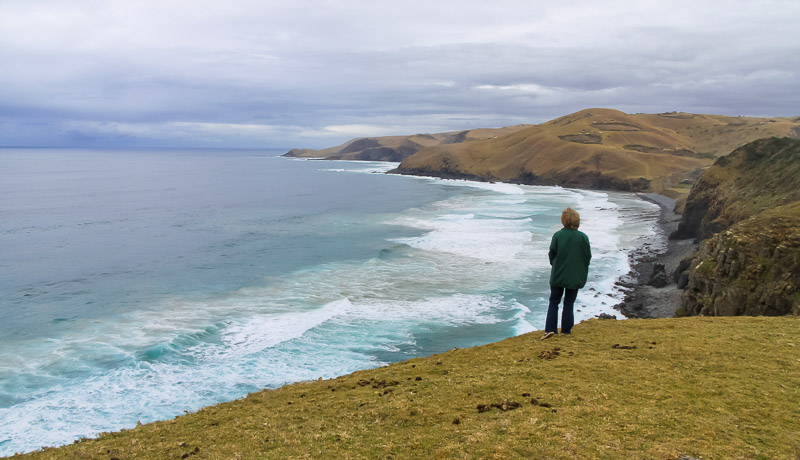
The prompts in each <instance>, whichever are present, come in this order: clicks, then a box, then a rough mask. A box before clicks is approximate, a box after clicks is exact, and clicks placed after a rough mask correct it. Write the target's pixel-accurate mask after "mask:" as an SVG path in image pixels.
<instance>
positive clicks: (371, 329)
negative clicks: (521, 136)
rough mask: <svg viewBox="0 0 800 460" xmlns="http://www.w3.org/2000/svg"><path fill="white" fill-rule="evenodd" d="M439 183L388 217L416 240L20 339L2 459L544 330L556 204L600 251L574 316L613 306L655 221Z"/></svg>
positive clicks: (593, 198)
mask: <svg viewBox="0 0 800 460" xmlns="http://www.w3.org/2000/svg"><path fill="white" fill-rule="evenodd" d="M301 161H306V160H301ZM337 166H338V165H337ZM351 168H352V167H351V166H350V165H348V166H347V167H344V168H342V169H348V171H353V169H351ZM372 168H373V166H372V165H368V167H367V168H358V169H360V170H361V171H360V172H368V170H369V169H372ZM445 182H458V184H457V185H458V186H466V187H467V189H465V193H464V194H463V195H462V194H460V195H457V196H455V197H451V198H448V199H445V200H443V201H440V202H437V203H433V204H431V205H429V206H426V207H424V208H414V209H409V210H407V211H405V212H404V213H402V214H401V215H398V216H394V217H389V218H387V219H386V221H385V224H387V225H390V226H400V227H404V228H407V229H409V230H410V231H417V232H418V233H419V234H418V235H417V236H410V237H404V238H395V239H392V240H390V241H387V245H386V249H385V251H383V252H382V254H381V255H378V254H376V256H375V257H374V258H372V259H369V260H355V261H340V262H331V263H328V264H323V265H318V266H315V267H311V268H308V269H304V270H301V271H297V272H295V273H291V274H287V275H285V276H277V277H272V278H269V279H266V280H264V283H263V285H259V286H253V287H249V288H243V289H239V290H236V291H233V292H229V293H227V294H224V295H218V296H215V297H211V298H205V299H199V300H198V299H188V298H170V299H162V300H161V301H159V302H157V303H156V304H153V305H151V306H150V307H149V308H142V309H141V310H139V311H136V312H133V313H128V314H124V315H121V316H116V317H109V318H106V319H95V320H92V321H89V320H76V321H74V322H71V323H70V325H69V329H68V330H66V331H65V332H64V333H63V335H62V336H60V337H58V338H55V339H53V340H50V341H42V342H40V343H35V344H34V343H29V344H21V347H22V348H25V347H29V348H26V349H29V350H36V359H28V360H23V359H20V358H15V357H13V356H12V355H13V354H12V353H10V352H8V351H3V352H0V375H6V374H5V373H3V372H9V371H10V370H12V369H15V368H16V369H23V372H21V373H20V372H18V373H17V374H15V375H16V376H17V377H15V378H17V379H19V382H23V381H25V382H35V384H33V385H31V386H30V388H31V389H30V391H28V392H27V393H25V394H24V395H23V396H22V399H20V400H17V401H16V402H15V403H14V404H13V405H12V406H11V407H6V408H0V426H3V427H7V428H4V429H3V430H2V431H1V432H0V453H3V454H10V453H13V452H14V451H16V450H30V449H32V448H35V447H38V446H39V445H52V444H63V443H68V442H71V441H72V440H73V439H75V438H77V437H79V436H92V435H94V434H96V433H98V432H101V431H109V430H118V429H121V428H130V427H132V426H134V425H135V424H136V422H137V421H142V422H148V421H152V420H158V419H165V418H170V417H173V416H175V415H178V414H180V413H182V412H183V411H184V410H188V411H192V410H196V409H198V408H200V407H202V406H205V405H208V404H213V403H216V402H219V401H223V400H230V399H234V398H236V397H240V396H242V395H244V394H246V393H248V392H250V391H253V390H256V389H259V388H263V387H275V386H279V385H282V384H285V383H288V382H293V381H298V380H307V379H315V378H317V377H333V376H336V375H341V374H343V373H347V372H351V371H353V370H357V369H362V368H366V367H374V366H377V365H380V364H383V362H384V361H383V359H385V358H383V357H385V356H387V354H390V355H392V356H394V357H398V358H400V357H403V356H413V355H414V354H415V353H424V352H426V350H421V349H420V348H419V344H418V343H417V342H418V338H419V336H420V334H425V333H430V334H433V335H435V334H436V333H438V332H439V331H442V330H444V329H446V328H458V327H463V326H472V327H487V328H493V329H492V330H494V331H497V330H503V331H506V332H503V333H504V334H507V335H515V334H521V333H525V332H529V331H532V330H535V329H541V328H542V327H543V321H544V315H545V310H546V308H547V295H548V293H549V287H548V283H547V281H548V275H549V263H548V259H547V250H548V245H549V242H550V237H551V235H552V233H553V232H554V231H556V230H558V229H559V228H560V222H559V215H560V211H561V209H563V208H564V207H566V206H572V207H574V208H575V209H577V210H578V211H579V212H580V213H581V216H582V225H581V230H582V231H584V232H586V233H587V235H589V238H590V240H591V242H592V249H593V252H594V258H593V260H592V265H591V267H590V279H589V282H588V283H587V286H586V288H585V289H583V290H581V291H580V293H579V296H578V302H577V303H576V315H575V316H576V320H577V321H580V320H582V319H587V318H590V317H592V316H594V315H596V314H599V313H600V312H613V310H612V309H611V306H612V305H613V304H614V303H616V302H617V301H619V300H621V299H619V297H620V294H619V293H618V292H615V291H614V289H613V283H614V281H615V280H616V279H617V278H618V277H619V276H622V275H624V274H625V273H627V271H628V269H629V268H628V262H627V253H626V251H629V250H630V249H631V248H633V247H634V246H636V245H637V244H640V243H641V240H640V239H639V237H640V235H641V233H637V232H641V231H643V230H646V231H649V230H647V229H652V219H650V217H651V216H650V217H648V218H646V219H639V220H638V221H637V222H634V223H632V220H631V219H630V215H627V214H636V213H640V214H637V215H641V213H642V212H644V214H647V213H648V212H653V210H652V208H649V207H648V206H646V205H642V204H641V203H639V202H638V201H637V200H636V199H635V198H634V197H632V196H628V195H624V194H612V193H598V192H584V191H574V190H568V189H561V188H547V187H532V186H517V185H511V186H508V187H506V185H507V184H485V183H471V184H463V183H462V182H465V181H442V183H445ZM474 184H478V185H477V186H476V185H474ZM447 185H448V186H450V185H453V184H451V183H447ZM489 186H491V187H489ZM494 186H498V187H494ZM642 209H644V210H645V211H642ZM648 209H649V211H648ZM521 286H525V288H524V289H523V288H522V287H521ZM592 289H593V290H592ZM523 297H524V300H518V299H523ZM616 314H618V313H616ZM495 334H496V333H495ZM499 338H502V336H497V335H494V336H491V337H488V336H487V337H483V338H479V339H475V343H480V341H481V340H486V341H488V340H497V339H499ZM394 359H397V358H394ZM70 372H72V373H73V377H68V375H69V373H70ZM23 374H24V375H23ZM25 375H28V376H33V377H25ZM75 375H77V377H76V376H75ZM26 378H27V379H28V380H25V379H26ZM26 384H27V383H26Z"/></svg>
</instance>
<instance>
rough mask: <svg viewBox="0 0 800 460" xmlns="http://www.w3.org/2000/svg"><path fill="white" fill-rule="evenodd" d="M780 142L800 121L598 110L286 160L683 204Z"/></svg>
mask: <svg viewBox="0 0 800 460" xmlns="http://www.w3.org/2000/svg"><path fill="white" fill-rule="evenodd" d="M772 136H777V137H794V138H800V117H798V118H755V117H728V116H723V115H699V114H689V113H680V112H670V113H660V114H634V115H631V114H626V113H624V112H620V111H618V110H612V109H602V108H598V109H586V110H582V111H579V112H576V113H573V114H570V115H566V116H563V117H560V118H557V119H555V120H551V121H549V122H546V123H543V124H540V125H517V126H510V127H507V128H500V129H477V130H471V131H461V132H450V133H440V134H415V135H412V136H390V137H373V138H359V139H353V140H351V141H349V142H347V143H345V144H343V145H340V146H337V147H332V148H329V149H323V150H308V149H305V150H298V149H294V150H291V151H290V152H288V153H287V154H286V156H293V157H307V158H324V159H337V160H372V161H402V163H401V164H400V167H399V168H397V170H395V171H394V172H397V173H400V174H414V175H429V176H437V177H446V178H468V179H474V180H484V181H503V182H516V183H524V184H534V185H561V186H565V187H575V188H593V189H613V190H625V191H652V192H657V193H663V194H665V195H668V196H671V197H673V198H680V197H684V196H685V195H686V194H687V193H688V191H689V185H688V184H691V183H693V182H694V181H695V180H696V179H697V177H699V176H700V174H701V173H702V171H703V169H704V168H707V167H708V166H710V165H711V164H712V163H713V161H714V159H715V158H717V157H719V156H721V155H725V154H727V153H729V152H730V151H731V150H733V149H734V148H736V147H738V146H740V145H743V144H745V143H747V142H751V141H753V140H756V139H760V138H764V137H772Z"/></svg>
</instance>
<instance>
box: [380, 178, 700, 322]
mask: <svg viewBox="0 0 800 460" xmlns="http://www.w3.org/2000/svg"><path fill="white" fill-rule="evenodd" d="M386 174H398V175H406V176H416V177H428V178H431V179H441V180H463V181H475V182H488V183H494V182H495V181H489V180H487V179H486V178H483V177H479V176H474V175H470V174H461V173H454V174H450V173H444V174H440V175H429V174H416V173H409V172H400V171H398V170H397V169H393V170H390V171H387V172H386ZM497 182H499V183H507V184H513V185H526V184H519V183H514V182H504V181H497ZM570 188H572V187H570ZM578 190H589V191H598V192H604V191H609V190H601V189H589V188H587V189H583V188H579V189H578ZM614 191H619V192H623V193H624V192H625V191H623V190H614ZM628 193H633V194H635V195H636V196H637V197H638V198H639V199H641V200H644V201H649V202H651V203H653V204H656V205H658V207H659V210H660V212H659V218H658V221H657V222H656V227H657V228H658V229H659V231H660V232H661V233H662V234H663V235H664V238H665V239H666V242H667V243H666V249H664V250H663V251H654V250H652V249H650V248H649V247H648V245H644V246H642V247H639V248H637V249H636V250H634V251H633V252H631V253H630V254H628V260H629V262H630V266H631V268H630V271H629V272H628V273H627V274H625V275H623V276H622V277H620V279H619V280H618V281H617V282H616V283H615V288H614V289H615V290H617V291H618V292H620V293H621V294H623V300H622V302H620V303H618V304H617V305H613V306H611V307H610V309H613V310H616V311H618V312H620V313H622V314H623V315H625V317H627V318H636V319H652V318H673V317H675V312H676V311H677V310H678V309H679V308H680V307H681V294H682V293H683V289H679V288H678V286H677V283H676V281H675V280H674V278H673V273H674V272H675V270H676V269H677V267H678V264H679V263H680V262H681V260H682V259H684V258H685V257H688V256H689V255H691V254H692V253H693V252H695V251H696V250H697V248H698V244H697V243H695V242H694V240H693V239H686V240H673V239H671V238H670V235H672V234H673V233H674V232H675V231H676V230H677V229H678V223H679V222H680V220H681V214H678V213H676V212H675V211H674V209H675V202H676V200H675V199H672V198H669V197H667V196H664V195H661V194H658V193H652V192H630V191H629V192H628ZM657 263H659V264H663V265H664V273H665V277H666V285H665V286H663V287H656V286H652V285H651V284H650V283H651V278H652V276H653V271H654V267H655V264H657ZM604 315H606V316H604ZM610 316H611V315H608V314H606V313H604V314H601V315H599V316H595V317H596V318H597V317H600V318H607V317H610Z"/></svg>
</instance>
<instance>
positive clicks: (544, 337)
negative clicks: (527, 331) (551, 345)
mask: <svg viewBox="0 0 800 460" xmlns="http://www.w3.org/2000/svg"><path fill="white" fill-rule="evenodd" d="M554 335H556V333H555V332H545V333H544V335H543V336H542V338H541V339H539V340H545V339H549V338H550V337H552V336H554Z"/></svg>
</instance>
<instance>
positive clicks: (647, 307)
mask: <svg viewBox="0 0 800 460" xmlns="http://www.w3.org/2000/svg"><path fill="white" fill-rule="evenodd" d="M637 196H639V198H641V199H643V200H646V201H649V202H651V203H654V204H657V205H658V206H659V208H660V209H661V212H660V217H659V219H658V228H659V230H660V231H661V232H662V233H663V234H664V236H665V237H666V238H667V246H666V249H665V250H664V251H661V252H653V251H651V250H649V249H647V248H646V247H645V248H642V249H639V250H638V251H635V252H634V253H632V254H631V255H630V256H629V257H630V260H631V271H630V272H629V273H628V275H627V276H626V277H625V279H624V280H622V281H618V282H617V286H618V287H619V288H620V289H622V290H624V292H625V299H624V301H623V302H622V303H620V304H618V305H616V306H615V307H614V308H616V309H617V310H619V311H620V312H621V313H622V314H624V315H625V316H627V317H628V318H672V317H674V316H675V311H676V310H678V308H680V306H681V294H682V293H683V290H682V289H679V288H678V286H677V284H676V282H675V280H674V278H673V276H672V275H673V273H674V272H675V270H676V268H677V267H678V264H679V263H680V262H681V260H682V259H683V258H685V257H687V256H689V255H691V254H692V253H693V252H694V251H696V250H697V244H696V243H695V242H694V240H692V239H687V240H673V239H670V238H669V236H670V235H671V234H672V233H673V232H674V231H675V230H676V229H677V228H678V223H679V222H680V218H681V215H680V214H678V213H676V212H675V211H674V209H675V200H674V199H672V198H669V197H666V196H664V195H659V194H656V193H638V194H637ZM656 264H663V266H664V273H665V275H666V285H664V286H663V287H656V286H652V285H651V279H652V277H653V273H654V267H655V266H656Z"/></svg>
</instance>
